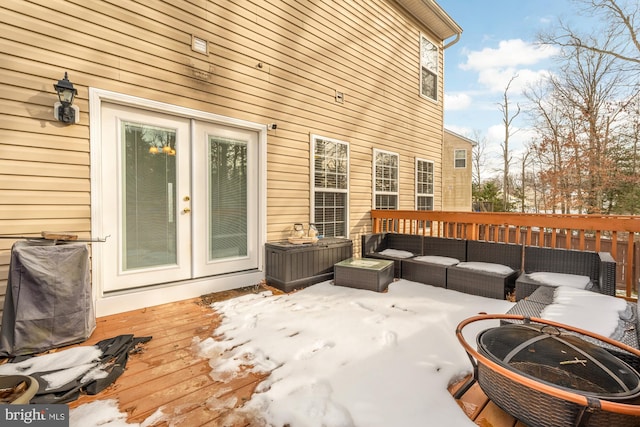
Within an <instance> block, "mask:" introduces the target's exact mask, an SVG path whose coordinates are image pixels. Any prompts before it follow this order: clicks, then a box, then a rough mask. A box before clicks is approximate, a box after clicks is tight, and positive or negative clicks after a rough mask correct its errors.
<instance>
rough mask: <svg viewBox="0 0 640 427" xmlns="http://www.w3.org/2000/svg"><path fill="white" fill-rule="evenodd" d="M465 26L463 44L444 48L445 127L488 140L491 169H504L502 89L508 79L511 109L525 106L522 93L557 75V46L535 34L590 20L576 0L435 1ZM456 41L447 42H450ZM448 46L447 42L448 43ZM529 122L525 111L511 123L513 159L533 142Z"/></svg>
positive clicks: (460, 24) (583, 23)
mask: <svg viewBox="0 0 640 427" xmlns="http://www.w3.org/2000/svg"><path fill="white" fill-rule="evenodd" d="M437 3H438V4H439V5H440V6H441V7H442V8H443V9H444V10H445V11H446V12H447V14H449V16H450V17H451V18H452V19H453V20H454V21H455V22H457V23H458V25H459V26H460V27H462V29H463V32H462V35H461V38H460V40H459V41H458V42H457V43H456V44H454V45H453V46H451V47H449V48H447V49H446V50H445V67H444V73H445V80H444V85H445V95H444V107H445V115H444V122H445V128H447V129H449V130H451V131H453V132H456V133H458V134H461V135H463V136H466V137H468V138H471V139H474V140H475V135H474V133H476V132H477V133H479V135H480V137H481V138H486V141H487V148H486V153H487V156H488V157H489V159H488V160H491V159H493V161H492V162H491V163H492V165H493V166H494V167H495V168H497V169H500V168H501V167H502V163H501V160H499V159H501V158H502V152H501V148H500V144H501V143H502V142H503V141H504V124H503V122H502V121H503V117H504V116H503V113H502V112H501V111H500V109H499V104H503V103H504V100H503V96H504V91H505V89H506V87H507V84H508V83H509V80H510V79H511V78H513V77H514V76H517V77H516V78H515V79H514V80H513V82H512V84H511V86H510V88H509V92H508V94H509V103H510V104H511V106H510V110H511V111H515V109H516V105H517V104H520V105H525V102H526V100H525V99H524V97H523V96H522V95H521V93H522V89H523V88H524V87H526V86H527V85H528V84H530V83H531V82H533V81H535V80H537V79H539V78H540V77H541V76H544V75H545V74H547V73H549V72H550V71H553V68H554V66H555V64H554V61H553V60H552V57H553V55H554V54H556V53H557V49H556V48H553V47H541V46H537V45H536V44H535V41H536V34H538V33H539V32H541V31H545V30H549V29H550V28H552V27H553V26H555V25H557V23H558V20H559V19H562V20H563V21H564V22H567V23H569V24H570V25H572V26H575V27H576V28H586V27H587V26H588V25H589V22H592V21H590V19H589V18H587V17H586V16H584V15H583V14H581V13H579V12H581V7H580V6H579V5H578V4H576V3H575V2H574V1H573V0H516V1H514V0H490V1H487V0H484V1H482V0H437ZM451 40H453V38H451V39H448V40H447V42H448V41H451ZM445 43H446V42H445ZM528 127H529V123H528V118H527V117H526V116H525V114H524V113H521V114H520V115H519V116H518V117H517V118H516V119H515V120H514V122H513V129H514V130H517V132H515V134H514V135H513V136H512V137H511V138H510V142H509V145H510V147H512V148H513V149H514V156H513V157H514V159H516V158H517V157H519V156H521V155H522V152H523V147H524V146H525V144H526V143H527V142H528V141H530V140H531V138H532V132H531V131H530V129H528Z"/></svg>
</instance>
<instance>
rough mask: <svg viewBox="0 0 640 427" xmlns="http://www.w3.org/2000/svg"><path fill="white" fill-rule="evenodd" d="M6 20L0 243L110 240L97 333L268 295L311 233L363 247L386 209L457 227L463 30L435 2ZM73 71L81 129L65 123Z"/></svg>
mask: <svg viewBox="0 0 640 427" xmlns="http://www.w3.org/2000/svg"><path fill="white" fill-rule="evenodd" d="M1 20H2V22H3V27H4V31H3V33H2V36H1V37H2V43H0V55H1V61H0V64H1V65H0V70H1V73H0V79H1V82H2V87H3V90H2V91H0V100H1V102H0V105H2V107H0V194H1V195H2V198H1V200H2V201H1V202H0V204H1V205H0V234H3V235H39V234H40V232H41V231H60V232H62V231H64V232H70V233H75V234H78V235H79V236H80V237H81V238H93V239H97V238H105V237H106V242H104V243H93V244H91V257H92V264H91V265H92V289H93V295H94V299H95V302H96V308H97V310H96V312H97V314H98V315H106V314H110V313H115V312H122V311H127V310H132V309H135V308H139V307H144V306H151V305H155V304H160V303H165V302H170V301H175V300H180V299H185V298H190V297H195V296H198V295H202V294H205V293H208V292H214V291H220V290H225V289H231V288H235V287H239V286H245V285H250V284H255V283H258V282H259V281H260V280H261V279H262V278H264V271H263V257H264V244H265V242H268V241H277V240H282V239H285V238H286V237H287V236H289V233H290V232H291V229H292V225H293V224H294V223H297V222H301V223H304V224H305V227H306V226H307V224H308V223H310V222H311V223H315V224H316V225H317V226H318V228H319V229H320V233H321V234H323V235H324V236H327V237H328V236H345V237H349V238H351V239H353V240H354V243H356V242H357V241H358V240H357V239H358V237H359V235H361V234H362V233H365V232H367V231H369V230H370V226H371V224H370V213H369V212H370V210H371V209H372V208H399V209H414V208H415V206H416V205H415V204H416V200H417V199H419V200H422V201H423V202H424V203H430V204H431V205H432V208H435V209H441V208H442V205H443V197H442V195H441V194H440V188H441V184H442V182H441V175H442V163H443V159H442V140H443V105H442V100H443V55H444V50H445V49H446V47H447V46H448V45H450V44H452V43H454V42H456V41H457V39H458V37H459V35H460V33H461V31H462V30H461V29H460V27H459V26H458V25H457V24H456V23H455V22H454V21H453V20H452V19H451V18H450V17H449V16H448V15H447V14H446V13H445V11H443V10H442V9H441V8H440V6H438V5H437V4H436V2H435V1H433V0H350V1H335V2H326V1H304V2H302V1H300V2H297V1H293V0H290V1H277V2H244V1H241V2H231V1H218V2H213V1H207V0H197V1H186V0H176V1H161V0H149V1H145V2H138V1H132V0H119V1H117V2H110V1H90V2H68V1H62V0H49V1H46V2H45V1H37V2H26V1H15V2H4V5H3V11H2V19H1ZM65 72H68V77H69V80H70V82H71V83H72V84H73V85H74V86H75V88H76V89H77V96H76V98H75V101H74V105H75V106H77V107H78V108H79V121H78V123H77V124H64V123H62V122H60V121H58V120H56V119H55V118H54V108H53V107H54V103H55V102H56V101H57V95H56V94H55V92H54V90H53V84H55V83H57V82H58V80H60V79H62V77H63V76H64V74H65ZM416 158H418V159H422V160H424V161H426V162H431V165H432V174H431V177H430V178H427V179H431V180H432V181H433V182H432V183H431V184H432V185H431V189H432V190H431V191H432V194H422V193H421V194H419V195H418V194H417V190H416V175H417V172H418V171H417V169H416V168H417V166H416V165H417V162H416ZM421 165H423V166H424V164H421ZM374 177H375V179H374ZM418 196H420V197H418ZM429 198H430V201H429ZM11 243H12V241H11V240H0V245H1V246H0V295H4V292H5V289H6V283H7V282H6V280H5V278H6V277H7V273H8V264H9V257H10V248H11ZM354 249H355V250H356V251H358V252H359V244H354Z"/></svg>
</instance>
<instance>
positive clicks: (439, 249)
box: [401, 236, 467, 288]
mask: <svg viewBox="0 0 640 427" xmlns="http://www.w3.org/2000/svg"><path fill="white" fill-rule="evenodd" d="M466 259H467V241H466V240H462V239H448V238H440V237H431V236H425V237H423V240H422V255H421V256H417V257H415V258H408V259H403V260H402V274H401V277H402V278H403V279H407V280H411V281H412V282H418V283H426V284H429V285H433V286H440V287H443V288H446V287H447V270H448V269H449V267H450V266H452V265H455V264H458V263H459V262H461V261H465V260H466Z"/></svg>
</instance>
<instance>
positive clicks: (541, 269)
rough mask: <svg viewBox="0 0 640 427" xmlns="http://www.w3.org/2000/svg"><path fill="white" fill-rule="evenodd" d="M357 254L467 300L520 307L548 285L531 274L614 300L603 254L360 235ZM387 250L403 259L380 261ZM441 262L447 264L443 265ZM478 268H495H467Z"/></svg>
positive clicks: (609, 264) (611, 263) (610, 264)
mask: <svg viewBox="0 0 640 427" xmlns="http://www.w3.org/2000/svg"><path fill="white" fill-rule="evenodd" d="M361 249H362V251H361V254H362V257H363V258H379V259H388V260H393V261H394V277H396V278H403V279H407V280H411V281H413V282H419V283H424V284H428V285H433V286H440V287H444V288H447V289H451V290H455V291H459V292H464V293H468V294H472V295H479V296H484V297H489V298H497V299H504V298H505V297H506V296H507V295H508V294H509V293H511V292H515V295H516V300H517V301H519V300H521V299H523V298H526V297H527V296H528V295H531V294H532V293H533V292H534V291H535V290H536V289H537V288H538V287H540V286H543V285H549V284H548V283H545V282H544V281H540V280H539V277H540V276H539V275H536V274H535V273H545V274H546V273H560V274H562V275H576V276H577V275H580V276H583V277H584V276H587V277H588V278H589V281H590V288H591V289H592V290H594V291H596V292H600V293H603V294H605V295H615V288H616V283H615V280H616V262H615V260H614V259H613V258H612V256H611V254H609V253H608V252H589V251H578V250H567V249H560V248H541V247H535V246H523V245H517V244H512V243H498V242H489V241H479V240H464V239H453V238H442V237H433V236H420V235H413V234H402V233H376V234H365V235H363V236H362V247H361ZM388 249H393V250H395V251H404V252H405V255H406V256H404V257H394V256H389V255H385V254H384V253H383V252H385V251H386V250H388ZM442 258H448V259H451V261H452V262H451V263H448V264H447V263H442V262H440V261H441V259H442ZM436 259H437V260H436ZM469 263H471V264H475V265H469ZM478 263H480V265H481V266H485V267H486V266H494V267H498V268H496V269H495V270H494V269H492V268H488V269H483V268H476V269H472V268H468V267H477V264H478ZM500 267H503V268H500ZM500 270H503V271H500ZM561 284H562V283H559V285H561Z"/></svg>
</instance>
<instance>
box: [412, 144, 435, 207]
mask: <svg viewBox="0 0 640 427" xmlns="http://www.w3.org/2000/svg"><path fill="white" fill-rule="evenodd" d="M420 162H426V163H431V166H432V169H433V181H434V182H432V183H431V184H432V186H431V188H432V189H433V192H432V193H419V192H418V163H420ZM435 167H436V165H435V162H434V161H433V160H427V159H422V158H420V157H416V162H415V169H414V171H415V183H414V184H415V189H416V195H415V200H414V206H415V210H418V197H421V196H422V197H425V196H426V197H431V198H432V199H433V201H434V205H435V173H436V169H435ZM434 207H435V206H434Z"/></svg>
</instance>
